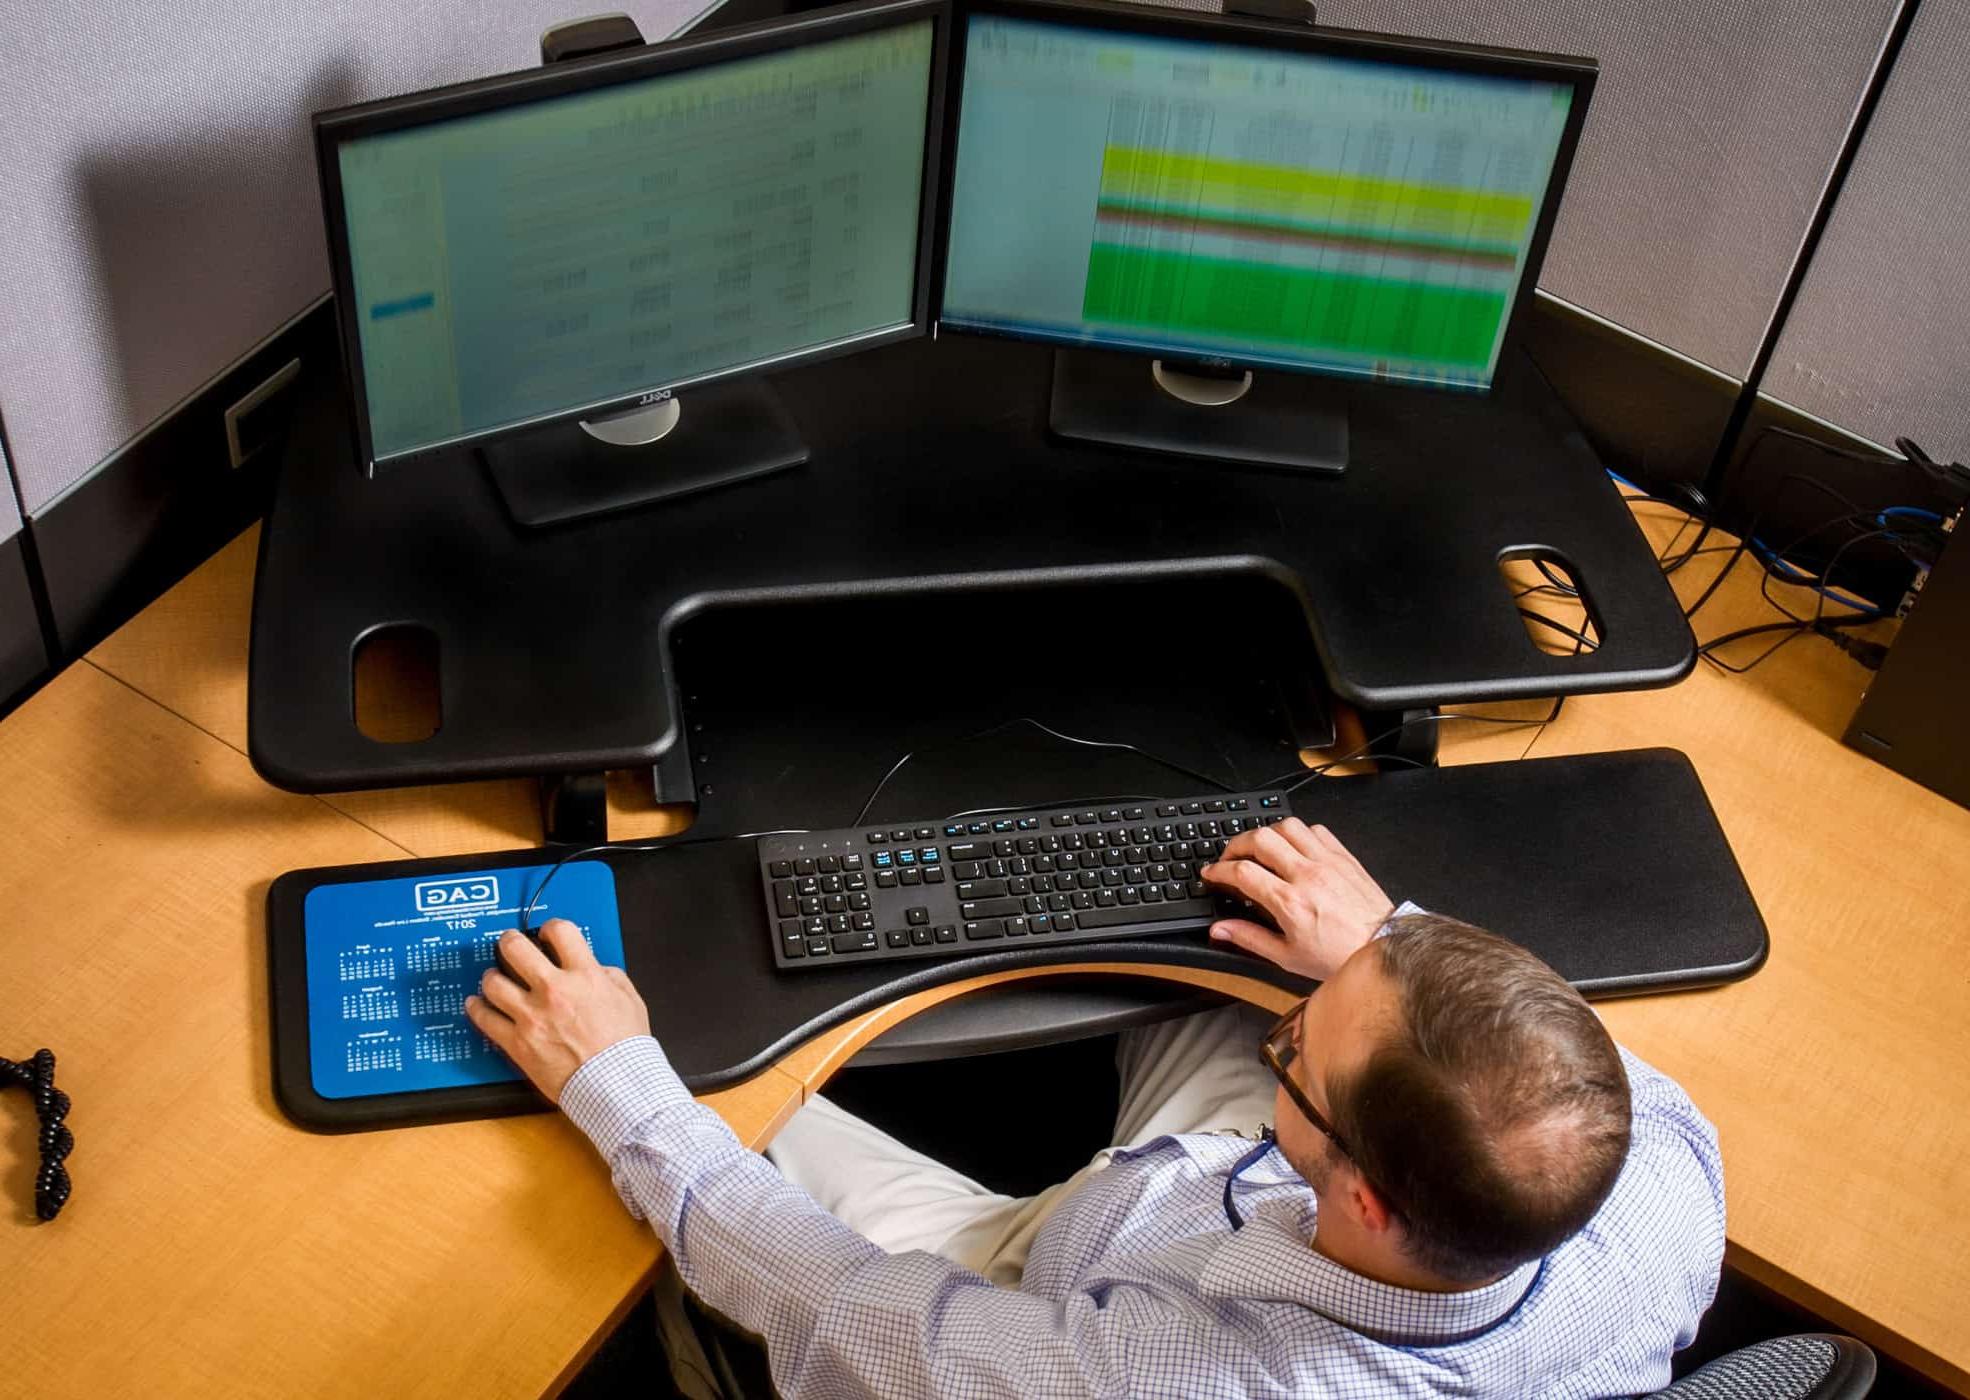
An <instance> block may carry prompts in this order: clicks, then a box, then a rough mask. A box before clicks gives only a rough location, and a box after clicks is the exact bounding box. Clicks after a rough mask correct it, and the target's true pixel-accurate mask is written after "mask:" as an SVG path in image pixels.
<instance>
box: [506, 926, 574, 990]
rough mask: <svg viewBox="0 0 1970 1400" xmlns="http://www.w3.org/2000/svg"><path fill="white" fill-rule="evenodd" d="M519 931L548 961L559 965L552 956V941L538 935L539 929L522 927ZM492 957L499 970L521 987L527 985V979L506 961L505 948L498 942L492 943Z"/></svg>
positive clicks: (558, 961) (558, 960)
mask: <svg viewBox="0 0 1970 1400" xmlns="http://www.w3.org/2000/svg"><path fill="white" fill-rule="evenodd" d="M520 933H521V936H522V937H524V938H525V939H526V940H527V941H528V942H529V943H531V944H533V945H534V947H536V948H538V949H540V951H541V952H542V953H543V954H544V955H545V956H546V958H547V960H548V961H549V962H551V963H553V964H554V965H555V966H556V967H559V966H560V965H561V960H560V959H559V958H557V957H555V956H554V945H553V944H552V943H549V942H547V941H546V940H545V939H543V938H542V937H541V936H540V930H539V929H537V928H523V929H521V930H520ZM493 958H494V960H495V961H496V962H498V964H499V970H500V971H501V972H503V973H505V974H506V975H507V976H508V977H511V978H512V979H513V980H514V981H515V982H518V983H519V984H520V985H521V986H523V987H525V986H527V985H528V983H527V979H526V978H524V977H522V976H521V975H520V974H519V973H518V972H515V971H514V970H513V966H512V964H511V963H509V962H507V961H506V950H505V948H504V947H502V946H501V945H500V944H498V943H494V944H493Z"/></svg>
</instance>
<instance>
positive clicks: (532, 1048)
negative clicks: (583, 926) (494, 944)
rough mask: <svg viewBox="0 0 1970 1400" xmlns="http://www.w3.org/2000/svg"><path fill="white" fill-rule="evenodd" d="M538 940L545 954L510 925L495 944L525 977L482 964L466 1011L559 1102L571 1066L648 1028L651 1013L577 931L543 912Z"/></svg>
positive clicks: (624, 975) (619, 971)
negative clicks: (548, 950)
mask: <svg viewBox="0 0 1970 1400" xmlns="http://www.w3.org/2000/svg"><path fill="white" fill-rule="evenodd" d="M540 936H541V940H542V941H543V942H544V943H546V944H547V946H548V947H550V948H552V949H553V950H554V960H558V961H559V963H560V964H561V965H560V966H559V967H556V966H555V965H554V961H551V960H549V958H548V956H547V954H545V953H543V952H542V951H541V950H540V949H538V948H536V947H535V946H534V945H533V943H532V942H531V941H530V940H529V939H528V938H527V937H526V936H525V935H524V934H522V933H520V932H519V931H518V930H516V929H508V930H507V931H506V932H505V933H502V934H501V935H500V936H499V951H500V954H501V955H502V956H503V957H504V958H505V959H506V961H507V963H508V965H509V966H511V967H512V969H513V970H514V971H515V972H517V973H518V974H519V975H520V976H521V977H522V978H524V979H525V980H526V984H527V985H526V986H524V987H523V986H521V985H520V984H519V983H518V982H515V981H514V980H513V979H512V978H511V977H508V976H507V975H506V974H505V973H504V972H501V971H500V970H499V969H498V968H497V967H489V968H487V969H486V975H485V976H484V977H483V978H481V979H480V981H479V992H480V995H478V996H470V997H467V998H466V999H465V1014H466V1015H467V1016H468V1017H470V1018H471V1021H472V1024H473V1025H475V1026H477V1027H478V1028H479V1029H480V1030H481V1031H483V1032H484V1033H485V1036H486V1039H488V1040H490V1041H491V1042H492V1043H493V1044H494V1045H497V1046H498V1047H499V1048H500V1049H501V1050H503V1051H505V1052H506V1056H507V1058H508V1059H510V1060H512V1061H513V1063H514V1064H516V1065H518V1066H519V1068H520V1071H521V1073H523V1074H525V1075H526V1076H527V1078H528V1079H530V1080H532V1081H533V1084H534V1087H535V1088H537V1089H539V1090H540V1091H541V1092H542V1093H543V1094H545V1095H547V1097H548V1098H550V1099H552V1100H554V1102H556V1103H559V1102H560V1101H561V1090H562V1089H564V1088H565V1087H567V1083H568V1081H569V1080H570V1079H572V1078H573V1077H574V1073H575V1071H576V1070H578V1069H580V1068H581V1067H582V1066H583V1065H584V1064H586V1063H588V1061H589V1060H590V1059H592V1058H594V1057H595V1056H596V1055H599V1054H600V1053H601V1052H602V1051H604V1050H607V1049H608V1048H609V1047H610V1046H611V1045H614V1044H615V1043H616V1042H617V1041H619V1040H627V1039H628V1038H629V1037H631V1036H635V1035H648V1034H649V1033H650V1012H649V1009H648V1008H647V1007H645V1006H644V1005H643V998H642V997H640V996H638V995H637V994H636V988H635V986H634V985H632V984H631V982H630V980H629V974H628V973H626V972H624V971H623V970H622V969H621V968H619V967H605V966H603V965H602V964H601V963H599V962H597V961H596V960H595V953H594V951H593V950H592V949H590V948H589V946H588V940H587V939H585V938H583V937H582V936H581V930H580V929H578V928H576V927H575V926H574V925H573V924H571V923H569V922H568V921H567V920H566V919H549V920H548V921H547V922H546V923H545V924H544V925H542V926H541V930H540Z"/></svg>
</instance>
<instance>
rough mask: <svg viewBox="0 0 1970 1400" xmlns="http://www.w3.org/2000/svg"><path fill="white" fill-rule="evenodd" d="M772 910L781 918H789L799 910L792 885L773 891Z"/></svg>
mask: <svg viewBox="0 0 1970 1400" xmlns="http://www.w3.org/2000/svg"><path fill="white" fill-rule="evenodd" d="M773 912H774V913H775V914H778V915H779V916H780V917H781V918H783V919H791V918H792V917H793V916H794V915H796V914H798V913H799V912H800V905H799V904H798V903H797V902H796V901H795V899H794V893H793V887H792V886H791V885H789V886H788V887H787V888H786V889H784V890H782V889H775V890H774V891H773Z"/></svg>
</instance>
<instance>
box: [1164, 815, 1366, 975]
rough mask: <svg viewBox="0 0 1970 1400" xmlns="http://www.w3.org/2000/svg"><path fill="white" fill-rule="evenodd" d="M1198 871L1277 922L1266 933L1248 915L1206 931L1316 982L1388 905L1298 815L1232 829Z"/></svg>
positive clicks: (1330, 840)
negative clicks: (1212, 859)
mask: <svg viewBox="0 0 1970 1400" xmlns="http://www.w3.org/2000/svg"><path fill="white" fill-rule="evenodd" d="M1199 874H1201V875H1202V876H1203V878H1204V879H1206V880H1208V881H1210V882H1211V883H1212V884H1214V885H1216V886H1218V887H1219V888H1221V889H1227V890H1230V891H1232V892H1234V893H1236V894H1239V895H1242V896H1244V897H1245V898H1246V899H1248V900H1250V901H1251V902H1252V903H1254V904H1256V905H1257V906H1258V907H1259V908H1260V909H1262V910H1264V911H1265V913H1266V914H1267V915H1268V916H1269V917H1270V918H1271V919H1272V921H1273V922H1274V923H1275V924H1277V925H1278V931H1277V932H1274V931H1273V930H1272V929H1269V928H1266V927H1265V926H1264V925H1262V924H1258V923H1254V922H1253V921H1252V920H1250V919H1219V920H1218V921H1217V922H1216V923H1214V924H1212V925H1211V937H1213V938H1215V939H1220V940H1222V941H1225V942H1229V943H1236V944H1237V945H1238V946H1239V947H1241V948H1243V949H1245V950H1246V951H1247V952H1251V953H1257V954H1258V955H1259V956H1260V957H1262V958H1265V959H1267V960H1268V961H1270V962H1275V963H1278V964H1279V965H1280V966H1281V967H1283V968H1286V969H1287V970H1288V971H1290V972H1297V973H1299V974H1300V975H1301V976H1302V977H1311V978H1313V979H1314V980H1315V981H1320V982H1324V981H1326V980H1327V979H1328V978H1329V977H1331V976H1333V975H1334V973H1335V972H1336V971H1337V970H1338V969H1339V968H1340V966H1341V964H1342V963H1344V962H1346V961H1347V960H1348V959H1349V958H1350V957H1352V956H1353V955H1354V952H1355V950H1356V949H1358V948H1360V947H1361V946H1362V945H1363V944H1365V943H1367V942H1368V940H1369V939H1371V938H1373V937H1374V936H1375V931H1376V930H1377V929H1379V928H1380V927H1381V926H1382V925H1383V924H1384V923H1386V922H1387V921H1388V917H1389V915H1390V914H1391V913H1393V912H1394V909H1395V905H1394V903H1393V902H1392V901H1391V900H1390V899H1389V897H1388V896H1387V895H1386V894H1384V893H1382V887H1381V886H1380V885H1378V884H1376V883H1375V881H1374V879H1373V878H1372V877H1371V876H1370V875H1369V874H1368V872H1367V871H1366V870H1364V869H1362V868H1361V862H1360V861H1358V860H1356V859H1355V858H1354V857H1353V855H1351V854H1350V853H1349V852H1348V848H1347V847H1345V846H1343V845H1342V844H1341V843H1340V841H1339V840H1338V839H1337V838H1336V837H1335V835H1334V833H1333V832H1331V831H1329V830H1328V829H1327V828H1326V827H1324V826H1312V827H1310V826H1308V825H1307V824H1306V823H1305V822H1303V821H1301V820H1300V819H1299V818H1298V817H1288V818H1286V820H1285V821H1283V822H1280V823H1279V824H1278V825H1277V826H1264V827H1260V828H1259V829H1258V830H1256V831H1246V832H1241V833H1239V834H1238V835H1237V836H1235V837H1233V838H1232V839H1231V841H1230V843H1229V844H1227V845H1226V846H1225V848H1224V855H1223V857H1222V858H1221V859H1219V860H1217V861H1215V862H1213V863H1212V864H1210V865H1207V866H1205V867H1204V868H1203V870H1201V871H1200V872H1199Z"/></svg>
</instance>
